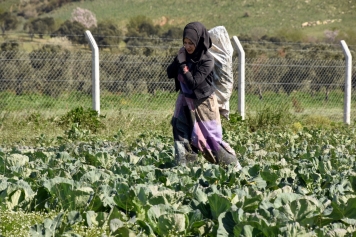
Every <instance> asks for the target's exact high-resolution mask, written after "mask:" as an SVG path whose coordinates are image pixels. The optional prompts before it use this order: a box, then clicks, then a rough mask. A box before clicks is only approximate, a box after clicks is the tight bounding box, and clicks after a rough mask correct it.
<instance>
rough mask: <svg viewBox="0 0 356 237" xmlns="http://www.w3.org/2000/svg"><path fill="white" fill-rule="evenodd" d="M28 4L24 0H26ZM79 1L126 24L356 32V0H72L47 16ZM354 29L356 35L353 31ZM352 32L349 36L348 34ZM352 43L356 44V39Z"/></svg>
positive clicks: (320, 34)
mask: <svg viewBox="0 0 356 237" xmlns="http://www.w3.org/2000/svg"><path fill="white" fill-rule="evenodd" d="M20 2H23V1H20V0H3V1H2V3H1V4H2V8H3V9H5V10H7V9H10V7H11V6H12V9H13V10H16V9H21V8H20V7H18V4H19V3H20ZM23 4H24V3H23ZM76 7H81V8H84V9H88V10H90V11H92V12H93V13H94V14H95V15H96V18H97V20H98V21H104V20H112V21H114V22H116V23H117V24H118V25H119V26H120V27H121V28H122V29H125V26H126V24H127V22H128V21H129V19H130V18H132V17H135V16H138V15H144V16H147V17H149V18H151V19H152V20H153V21H154V22H155V23H156V24H160V25H162V26H163V27H164V26H168V25H169V26H172V25H173V26H179V27H183V26H184V25H185V24H186V23H188V22H190V21H201V22H203V23H204V24H205V25H206V26H207V27H208V28H212V27H214V26H218V25H223V26H225V27H226V29H227V30H228V32H229V34H230V35H231V36H232V35H237V36H239V35H242V34H248V35H251V36H259V37H260V36H263V35H265V34H267V35H273V36H276V35H281V34H296V33H297V34H298V35H299V36H298V37H297V38H300V37H302V38H304V39H305V40H308V39H309V40H312V38H314V37H316V38H319V39H323V38H324V31H325V30H333V31H334V30H339V31H340V33H341V32H343V33H344V34H348V37H349V39H350V40H353V38H354V37H353V36H355V28H354V25H355V22H356V20H355V19H356V3H355V1H353V0H352V1H334V0H313V1H311V0H306V1H305V0H303V1H302V0H297V1H295V0H286V1H279V0H268V1H263V0H252V1H231V0H221V1H217V0H196V1H184V0H167V1H164V2H162V1H160V0H150V1H142V0H119V1H117V0H95V1H89V0H88V1H81V2H73V3H70V4H66V5H64V6H63V7H61V8H59V9H57V10H55V11H53V12H50V13H48V14H45V15H41V17H46V16H49V17H53V18H54V19H55V21H56V22H57V23H58V24H60V23H62V22H64V21H65V20H69V19H70V18H71V13H72V11H73V9H75V8H76ZM326 20H340V21H337V22H333V23H328V24H320V25H316V26H313V27H304V28H302V27H301V26H302V23H304V22H317V21H320V22H323V21H326ZM352 35H353V36H352ZM345 37H347V36H345ZM350 44H356V43H355V41H353V42H352V43H351V42H350Z"/></svg>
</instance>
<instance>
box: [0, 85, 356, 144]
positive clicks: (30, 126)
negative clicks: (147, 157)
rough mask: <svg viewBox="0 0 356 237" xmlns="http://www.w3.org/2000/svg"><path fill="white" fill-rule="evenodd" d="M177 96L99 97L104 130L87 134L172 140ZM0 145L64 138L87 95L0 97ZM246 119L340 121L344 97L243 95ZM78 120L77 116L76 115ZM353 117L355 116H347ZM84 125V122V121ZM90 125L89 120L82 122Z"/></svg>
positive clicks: (255, 123)
mask: <svg viewBox="0 0 356 237" xmlns="http://www.w3.org/2000/svg"><path fill="white" fill-rule="evenodd" d="M175 98H176V93H168V92H157V93H156V94H155V95H152V94H129V95H125V94H112V93H108V92H106V93H102V95H101V112H100V115H102V117H101V118H100V122H102V123H103V124H104V125H105V126H104V127H103V128H101V129H98V131H96V132H94V131H93V129H92V131H89V134H90V136H97V137H99V138H102V139H115V137H117V135H118V134H120V136H121V138H124V139H125V140H126V141H127V142H128V143H131V142H134V141H135V139H136V137H137V136H138V135H139V134H141V133H142V132H144V131H159V132H161V133H162V134H164V135H167V136H171V127H170V119H171V116H172V114H173V110H174V103H175ZM0 101H1V107H0V108H1V110H0V132H1V137H0V144H2V145H14V144H18V145H41V144H42V145H46V144H51V143H53V142H56V139H57V137H65V136H66V131H68V129H70V126H67V127H63V126H60V122H59V121H61V119H63V116H64V115H66V114H67V115H68V113H69V112H70V111H71V110H73V109H75V108H78V107H80V106H82V107H83V108H85V109H87V108H91V96H89V95H84V94H78V93H72V94H63V95H61V96H60V97H59V98H52V97H49V96H44V95H38V94H36V95H35V94H32V95H23V96H16V95H15V94H12V93H8V92H2V93H0ZM237 101H238V98H237V92H236V91H235V92H234V93H233V94H232V97H231V99H230V110H231V113H232V114H237ZM246 111H247V112H248V114H247V115H246V120H247V121H248V126H249V127H250V129H252V130H255V129H257V128H259V129H264V128H266V127H268V126H270V125H273V126H279V125H282V126H290V125H292V124H293V123H297V122H300V123H301V124H303V126H309V125H314V124H316V123H317V121H322V124H325V125H330V124H331V123H342V121H343V94H342V93H341V92H338V91H335V92H332V93H330V94H329V101H328V102H326V101H325V100H324V96H323V93H320V94H316V95H314V96H313V97H312V96H311V95H310V94H308V93H304V92H298V93H292V95H290V96H287V95H286V94H283V93H279V94H275V93H268V92H265V93H264V97H263V100H260V99H259V98H258V95H254V94H247V95H246ZM352 111H354V110H352ZM79 116H80V115H79ZM351 116H352V118H353V117H355V112H353V113H352V114H351ZM83 121H84V120H83ZM86 121H88V120H86Z"/></svg>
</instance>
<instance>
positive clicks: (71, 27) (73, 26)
mask: <svg viewBox="0 0 356 237" xmlns="http://www.w3.org/2000/svg"><path fill="white" fill-rule="evenodd" d="M84 32H85V27H84V26H83V25H82V24H80V23H79V22H77V21H73V22H71V21H69V20H67V21H65V22H64V23H63V24H62V25H61V26H60V27H59V29H58V30H56V31H54V32H52V34H51V37H59V36H65V37H67V38H68V39H69V40H70V41H72V42H73V43H77V44H86V43H87V41H86V39H85V36H84Z"/></svg>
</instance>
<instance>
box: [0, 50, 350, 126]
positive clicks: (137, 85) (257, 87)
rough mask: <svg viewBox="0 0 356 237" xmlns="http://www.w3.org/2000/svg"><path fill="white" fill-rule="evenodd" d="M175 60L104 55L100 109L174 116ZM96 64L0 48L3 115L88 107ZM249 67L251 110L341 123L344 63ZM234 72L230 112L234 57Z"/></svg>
mask: <svg viewBox="0 0 356 237" xmlns="http://www.w3.org/2000/svg"><path fill="white" fill-rule="evenodd" d="M172 60H173V57H172V56H144V55H118V54H113V53H109V52H105V53H104V52H101V53H100V63H99V66H100V101H101V113H115V112H117V111H123V110H125V111H128V112H129V113H137V114H142V115H145V114H147V113H158V114H162V113H166V114H170V113H171V112H172V110H173V108H174V105H175V98H176V95H177V92H175V91H174V81H173V79H168V78H167V75H166V68H167V66H168V65H169V63H170V62H171V61H172ZM91 67H92V56H91V52H75V51H68V50H61V51H59V52H39V51H32V52H30V53H28V52H19V51H3V52H1V53H0V113H1V112H5V111H13V112H14V111H20V112H21V111H31V110H34V111H36V110H39V111H47V112H49V113H51V114H58V115H59V114H61V113H65V112H68V111H69V110H71V109H74V108H76V107H78V106H83V107H88V108H91V105H92V101H91V91H92V76H91V73H92V69H91ZM353 71H356V64H355V63H354V64H353ZM245 72H246V82H245V89H246V90H245V96H246V102H245V103H246V112H247V114H248V113H253V111H257V110H258V109H259V108H260V107H261V106H264V105H266V104H274V105H276V106H289V107H290V110H291V111H292V112H293V113H296V114H315V115H323V116H328V117H333V118H335V119H336V120H338V121H342V117H343V101H344V93H343V90H344V84H345V82H344V80H345V62H344V61H343V60H312V59H289V58H267V57H266V58H264V57H260V58H247V59H246V68H245ZM233 75H234V91H233V94H232V96H231V99H230V110H231V112H236V111H237V100H238V97H237V87H238V82H237V75H238V59H237V58H235V59H234V62H233ZM353 81H356V77H355V78H354V79H353ZM353 101H355V97H354V95H353V97H352V102H353ZM354 107H355V105H354V103H352V108H354Z"/></svg>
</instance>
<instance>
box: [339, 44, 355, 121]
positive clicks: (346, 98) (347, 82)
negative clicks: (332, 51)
mask: <svg viewBox="0 0 356 237" xmlns="http://www.w3.org/2000/svg"><path fill="white" fill-rule="evenodd" d="M340 42H341V46H342V50H343V51H344V55H345V60H346V65H345V68H346V74H345V95H344V123H346V124H350V114H351V87H352V84H351V74H352V73H351V68H352V55H351V53H350V50H349V47H348V46H347V44H346V42H345V41H344V40H341V41H340Z"/></svg>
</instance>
